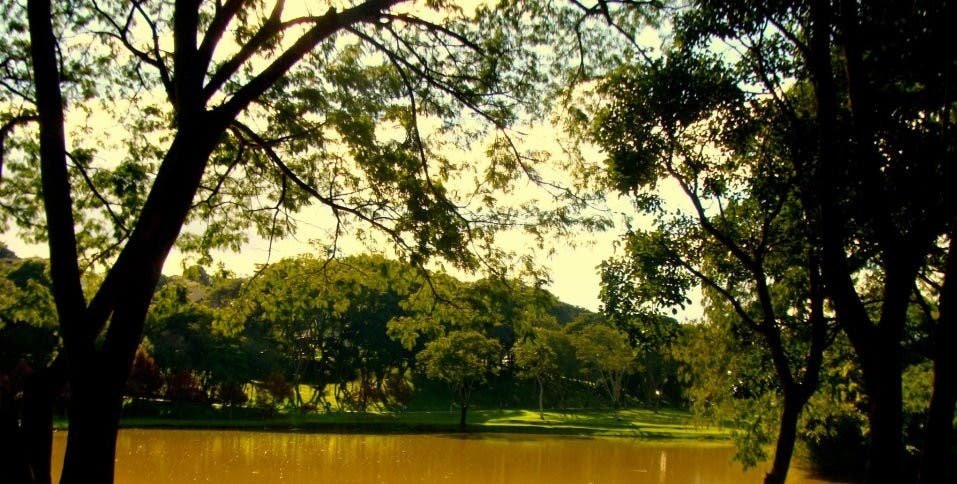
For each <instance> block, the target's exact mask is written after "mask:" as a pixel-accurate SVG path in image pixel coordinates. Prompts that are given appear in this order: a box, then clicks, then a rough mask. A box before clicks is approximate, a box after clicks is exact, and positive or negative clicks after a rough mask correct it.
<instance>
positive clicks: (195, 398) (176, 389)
mask: <svg viewBox="0 0 957 484" xmlns="http://www.w3.org/2000/svg"><path fill="white" fill-rule="evenodd" d="M166 398H169V399H170V400H179V401H184V402H196V403H206V402H208V401H209V397H208V395H206V391H205V390H203V387H202V385H201V384H200V381H199V379H198V378H196V375H194V374H193V372H191V371H187V370H180V371H176V372H173V374H172V375H170V377H169V378H168V379H167V380H166Z"/></svg>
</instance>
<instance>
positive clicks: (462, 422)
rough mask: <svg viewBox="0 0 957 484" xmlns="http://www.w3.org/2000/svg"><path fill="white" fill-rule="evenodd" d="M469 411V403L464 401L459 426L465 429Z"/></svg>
mask: <svg viewBox="0 0 957 484" xmlns="http://www.w3.org/2000/svg"><path fill="white" fill-rule="evenodd" d="M468 411H469V404H468V403H462V412H461V413H460V414H459V428H460V429H463V430H465V414H466V413H468Z"/></svg>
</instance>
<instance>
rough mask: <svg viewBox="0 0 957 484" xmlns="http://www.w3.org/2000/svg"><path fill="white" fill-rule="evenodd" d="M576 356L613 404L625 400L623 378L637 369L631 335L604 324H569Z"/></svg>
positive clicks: (583, 369)
mask: <svg viewBox="0 0 957 484" xmlns="http://www.w3.org/2000/svg"><path fill="white" fill-rule="evenodd" d="M570 329H571V334H570V335H569V338H570V339H571V342H572V345H573V346H574V347H575V356H576V358H577V359H578V361H579V364H580V365H581V366H580V368H581V372H582V374H583V375H584V376H586V377H588V378H590V379H591V380H592V381H594V382H595V384H596V385H597V386H598V387H599V388H602V389H603V390H604V391H605V392H607V395H608V398H609V400H610V401H611V404H612V405H613V406H614V407H615V408H619V407H620V406H621V404H622V397H623V394H622V389H623V385H624V378H625V376H626V375H628V374H631V373H633V372H635V371H636V370H638V367H637V362H636V361H635V350H634V349H633V348H632V347H631V345H630V344H629V343H628V336H627V335H626V334H625V333H623V332H621V331H619V330H616V329H614V328H611V327H609V326H607V325H603V324H585V325H583V326H579V327H575V328H570Z"/></svg>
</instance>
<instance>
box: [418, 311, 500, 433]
mask: <svg viewBox="0 0 957 484" xmlns="http://www.w3.org/2000/svg"><path fill="white" fill-rule="evenodd" d="M501 358H502V346H501V345H500V344H499V343H498V341H496V340H494V339H492V338H488V337H486V336H483V335H482V334H481V333H479V332H477V331H470V330H461V331H451V332H449V333H448V334H446V335H444V336H441V337H439V338H436V339H434V340H432V341H430V342H428V343H427V344H426V345H425V348H424V349H423V350H422V351H420V352H419V353H418V354H417V355H416V360H417V361H418V362H419V364H420V365H421V366H422V369H423V371H424V372H425V375H426V376H427V377H429V378H431V379H433V380H436V381H440V382H443V383H446V384H448V385H449V386H450V387H451V388H452V392H453V393H454V394H455V396H456V398H457V400H458V404H459V408H460V409H461V413H460V416H459V427H461V428H463V429H464V428H465V417H466V413H467V412H468V409H469V402H470V401H471V398H472V392H473V391H474V390H475V389H476V388H477V387H479V386H480V385H482V384H484V383H485V382H486V380H487V378H488V376H489V375H490V374H492V373H495V372H496V371H497V369H498V365H500V364H501Z"/></svg>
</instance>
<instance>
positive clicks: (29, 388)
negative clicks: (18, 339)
mask: <svg viewBox="0 0 957 484" xmlns="http://www.w3.org/2000/svg"><path fill="white" fill-rule="evenodd" d="M57 370H58V368H57V367H56V366H54V367H52V368H44V369H41V370H38V371H37V372H36V373H34V374H33V375H31V377H30V378H29V379H28V380H27V385H26V388H24V389H23V424H22V426H23V440H24V442H25V443H26V452H27V459H28V465H29V467H30V473H31V475H32V478H33V482H34V483H35V484H43V483H45V484H49V482H50V479H51V474H50V458H51V454H52V452H53V404H54V398H55V394H56V392H57V390H58V389H59V388H60V386H61V384H62V382H61V381H60V378H58V375H56V374H55V372H56V371H57Z"/></svg>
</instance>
